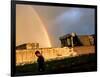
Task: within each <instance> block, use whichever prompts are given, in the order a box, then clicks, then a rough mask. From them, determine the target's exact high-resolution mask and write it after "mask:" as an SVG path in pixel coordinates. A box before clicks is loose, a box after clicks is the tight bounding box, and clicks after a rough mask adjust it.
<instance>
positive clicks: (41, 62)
mask: <svg viewBox="0 0 100 77" xmlns="http://www.w3.org/2000/svg"><path fill="white" fill-rule="evenodd" d="M35 55H36V56H37V57H38V59H37V63H38V71H45V67H44V57H43V56H42V54H41V53H40V52H39V51H36V52H35Z"/></svg>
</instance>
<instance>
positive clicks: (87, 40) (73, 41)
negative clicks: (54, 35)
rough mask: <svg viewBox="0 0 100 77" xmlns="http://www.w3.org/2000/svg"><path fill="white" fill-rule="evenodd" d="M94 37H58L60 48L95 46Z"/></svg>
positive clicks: (69, 35) (73, 35) (68, 35)
mask: <svg viewBox="0 0 100 77" xmlns="http://www.w3.org/2000/svg"><path fill="white" fill-rule="evenodd" d="M94 38H95V36H94V35H78V36H77V35H76V33H71V34H66V35H64V36H62V37H60V41H61V47H73V46H74V47H75V46H90V45H94V44H95V42H94V41H95V39H94Z"/></svg>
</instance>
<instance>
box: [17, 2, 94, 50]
mask: <svg viewBox="0 0 100 77" xmlns="http://www.w3.org/2000/svg"><path fill="white" fill-rule="evenodd" d="M94 17H95V11H94V9H91V8H76V7H56V6H39V5H22V4H17V5H16V46H17V45H21V44H23V43H35V42H36V43H39V45H40V47H42V48H44V47H60V46H61V43H60V40H59V37H61V36H63V35H65V34H68V33H72V32H75V33H77V34H78V35H90V34H94V32H95V22H94V19H95V18H94Z"/></svg>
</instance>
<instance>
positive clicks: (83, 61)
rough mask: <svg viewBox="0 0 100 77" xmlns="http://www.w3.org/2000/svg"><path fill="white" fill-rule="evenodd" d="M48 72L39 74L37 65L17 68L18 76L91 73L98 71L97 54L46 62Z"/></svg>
mask: <svg viewBox="0 0 100 77" xmlns="http://www.w3.org/2000/svg"><path fill="white" fill-rule="evenodd" d="M45 65H46V71H44V72H38V71H37V63H34V64H26V65H23V66H16V75H17V76H19V75H20V76H21V75H42V74H57V73H73V72H89V71H96V70H97V61H96V54H87V55H81V56H77V57H71V58H65V59H62V60H53V61H47V62H45Z"/></svg>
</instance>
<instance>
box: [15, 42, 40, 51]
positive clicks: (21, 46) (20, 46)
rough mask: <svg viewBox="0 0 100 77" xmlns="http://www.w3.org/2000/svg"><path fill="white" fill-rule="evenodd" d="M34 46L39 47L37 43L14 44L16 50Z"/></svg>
mask: <svg viewBox="0 0 100 77" xmlns="http://www.w3.org/2000/svg"><path fill="white" fill-rule="evenodd" d="M34 48H39V43H26V44H22V45H18V46H16V49H17V50H20V49H34Z"/></svg>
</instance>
